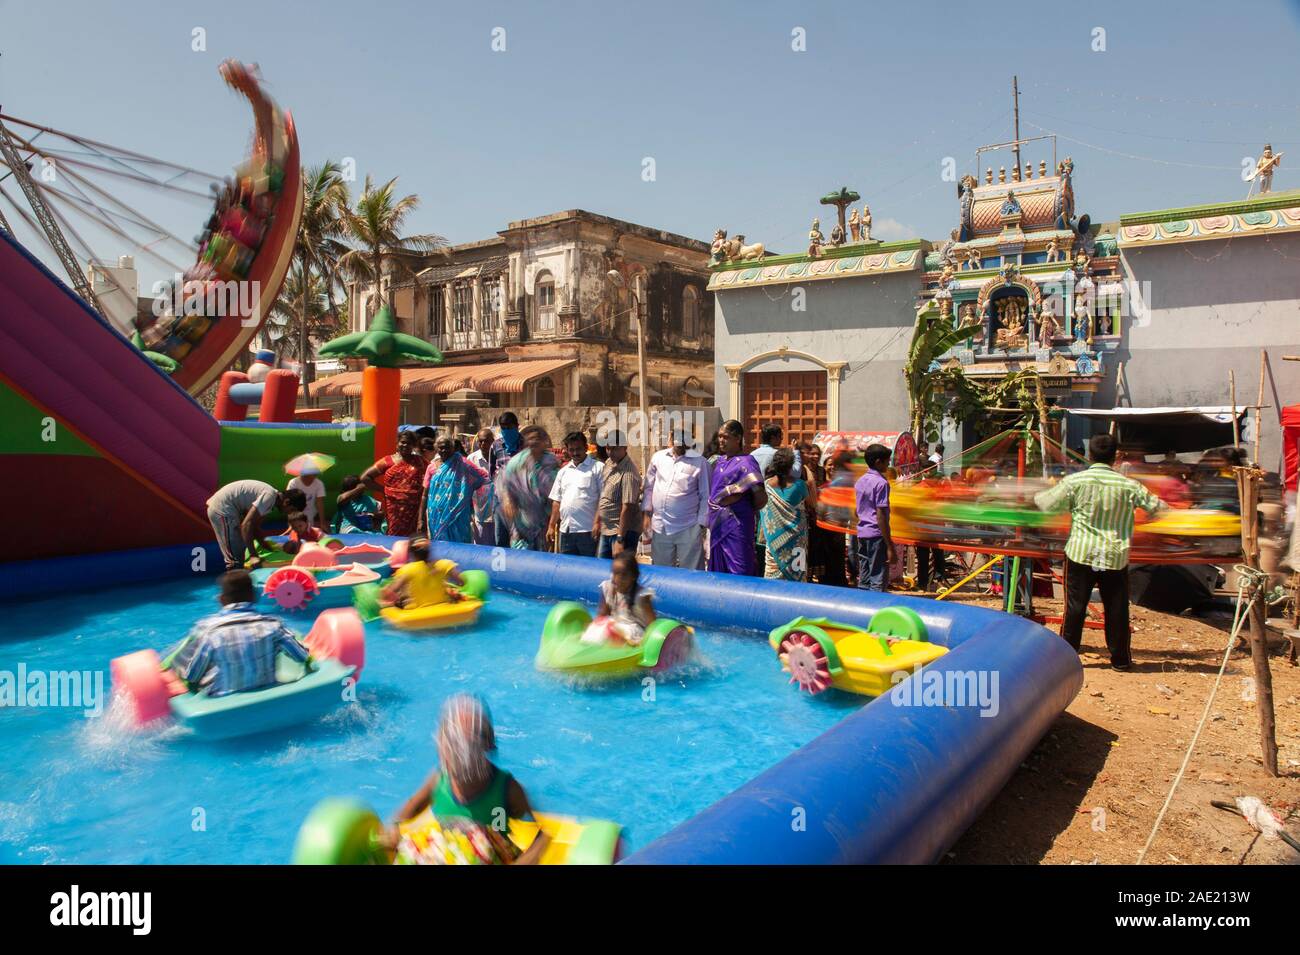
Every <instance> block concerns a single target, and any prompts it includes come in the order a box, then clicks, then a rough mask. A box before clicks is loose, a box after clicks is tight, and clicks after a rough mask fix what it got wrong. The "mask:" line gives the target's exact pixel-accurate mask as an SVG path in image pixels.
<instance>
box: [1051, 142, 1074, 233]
mask: <svg viewBox="0 0 1300 955" xmlns="http://www.w3.org/2000/svg"><path fill="white" fill-rule="evenodd" d="M1056 174H1057V175H1058V176H1059V177H1060V178H1061V181H1060V183H1059V184H1058V185H1057V187H1056V199H1055V201H1054V202H1053V204H1052V215H1053V218H1055V220H1056V227H1057V228H1058V229H1068V228H1070V222H1071V221H1072V220H1073V219H1074V183H1073V182H1072V179H1073V176H1074V159H1072V158H1071V157H1070V156H1066V157H1065V158H1064V159H1063V160H1061V161H1060V162H1059V163H1057V164H1056Z"/></svg>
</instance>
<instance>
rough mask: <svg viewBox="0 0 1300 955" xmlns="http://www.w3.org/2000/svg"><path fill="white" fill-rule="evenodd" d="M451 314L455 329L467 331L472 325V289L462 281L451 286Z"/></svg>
mask: <svg viewBox="0 0 1300 955" xmlns="http://www.w3.org/2000/svg"><path fill="white" fill-rule="evenodd" d="M451 315H452V320H453V321H454V322H455V323H456V325H455V327H456V331H458V332H467V331H469V330H470V329H472V328H473V327H474V289H473V288H472V287H471V286H469V285H466V284H464V283H462V284H459V285H454V286H452V290H451Z"/></svg>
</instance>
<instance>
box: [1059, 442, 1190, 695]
mask: <svg viewBox="0 0 1300 955" xmlns="http://www.w3.org/2000/svg"><path fill="white" fill-rule="evenodd" d="M1115 451H1116V448H1115V438H1114V437H1113V436H1112V435H1109V434H1099V435H1095V436H1094V437H1093V438H1092V440H1091V441H1089V442H1088V454H1089V456H1090V457H1091V458H1092V466H1091V467H1089V468H1087V469H1086V470H1084V471H1076V472H1075V473H1074V474H1069V475H1066V477H1064V478H1063V479H1062V480H1061V482H1060V483H1059V484H1057V485H1056V486H1055V487H1053V488H1049V489H1048V490H1046V491H1044V492H1043V493H1041V494H1039V495H1038V496H1037V497H1036V498H1034V503H1035V504H1037V505H1038V507H1039V508H1040V509H1041V510H1044V511H1059V510H1064V509H1066V508H1069V510H1070V538H1069V540H1067V541H1066V542H1065V614H1064V617H1063V618H1062V621H1061V636H1062V637H1064V638H1065V640H1066V641H1067V642H1068V643H1069V644H1070V646H1072V647H1074V649H1075V650H1078V649H1079V644H1080V642H1081V641H1082V639H1083V621H1084V617H1085V616H1086V615H1087V612H1088V598H1089V597H1090V596H1091V595H1092V588H1093V586H1094V585H1095V586H1096V587H1097V589H1098V590H1100V591H1101V603H1102V608H1103V609H1104V611H1105V614H1106V648H1107V649H1108V650H1109V651H1110V664H1111V666H1112V667H1114V668H1115V669H1116V670H1127V669H1128V668H1129V667H1130V666H1132V662H1133V660H1132V656H1131V654H1130V651H1129V641H1130V638H1131V634H1130V633H1129V619H1128V553H1129V547H1130V546H1131V544H1132V543H1133V509H1134V508H1138V507H1140V508H1142V510H1144V511H1146V512H1147V513H1148V514H1151V513H1154V512H1155V511H1157V510H1159V509H1160V508H1161V507H1163V506H1164V505H1163V504H1162V503H1161V501H1160V498H1158V497H1156V496H1155V495H1154V494H1152V493H1151V492H1150V491H1148V490H1147V489H1146V488H1145V487H1143V486H1142V485H1141V484H1139V483H1138V482H1137V481H1134V480H1132V479H1131V478H1127V477H1125V476H1124V475H1122V474H1120V473H1118V472H1117V471H1115V470H1114V469H1113V468H1112V467H1111V465H1112V464H1114V463H1115Z"/></svg>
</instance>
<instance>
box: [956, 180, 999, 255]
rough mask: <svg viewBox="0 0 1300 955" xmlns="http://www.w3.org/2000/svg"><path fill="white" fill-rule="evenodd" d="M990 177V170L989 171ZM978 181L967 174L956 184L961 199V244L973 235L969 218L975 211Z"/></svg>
mask: <svg viewBox="0 0 1300 955" xmlns="http://www.w3.org/2000/svg"><path fill="white" fill-rule="evenodd" d="M989 174H990V176H991V175H992V170H989ZM977 185H979V181H978V180H977V179H976V178H975V177H974V176H972V175H970V174H969V173H967V174H966V175H965V176H962V177H961V182H959V183H958V184H957V195H958V197H959V198H960V199H961V227H960V230H959V233H958V235H959V238H960V239H961V241H962V242H966V241H969V240H970V238H971V237H972V236H973V235H974V234H975V233H974V226H973V225H972V223H971V216H972V214H973V212H974V209H975V187H976V186H977Z"/></svg>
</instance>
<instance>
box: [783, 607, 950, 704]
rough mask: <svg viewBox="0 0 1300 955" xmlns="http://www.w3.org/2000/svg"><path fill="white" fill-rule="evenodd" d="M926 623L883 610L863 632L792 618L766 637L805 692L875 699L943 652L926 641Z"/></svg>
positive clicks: (899, 609)
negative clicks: (837, 692) (830, 691)
mask: <svg viewBox="0 0 1300 955" xmlns="http://www.w3.org/2000/svg"><path fill="white" fill-rule="evenodd" d="M927 636H928V633H927V631H926V629H925V623H924V622H923V621H922V620H921V617H920V615H919V614H917V613H916V611H914V610H909V609H907V608H905V607H886V608H885V609H884V610H880V611H877V612H876V613H875V614H874V615H873V616H872V618H871V620H870V621H868V623H867V626H866V628H865V629H864V628H862V627H855V626H853V625H852V624H847V623H836V622H834V621H832V620H827V619H826V618H825V617H818V618H810V617H796V618H795V619H794V620H791V621H790V622H789V623H787V624H785V625H784V626H781V627H777V628H776V629H775V630H773V631H772V632H771V633H770V634H769V635H768V642H769V643H770V644H771V645H772V648H773V649H774V650H776V652H777V656H778V658H779V659H780V661H781V666H782V668H783V669H784V670H786V672H788V673H789V674H790V682H791V683H797V684H798V685H799V688H800V689H804V690H807V691H808V692H809V693H814V694H815V693H821V692H822V691H823V690H826V689H828V688H830V687H834V688H835V689H837V690H844V691H846V692H848V693H859V694H861V695H863V696H880V695H882V694H884V693H886V692H888V691H889V689H890V688H891V687H892V686H893V685H894V684H895V683H897V682H899V681H900V680H901V679H903V675H906V674H911V673H912V672H914V671H915V670H916V669H917V668H918V667H920V666H923V665H925V664H927V663H931V662H933V661H935V660H937V659H939V657H941V656H943V655H944V654H945V653H947V652H948V648H947V647H941V646H939V645H938V644H935V643H928V642H926V637H927Z"/></svg>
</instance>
